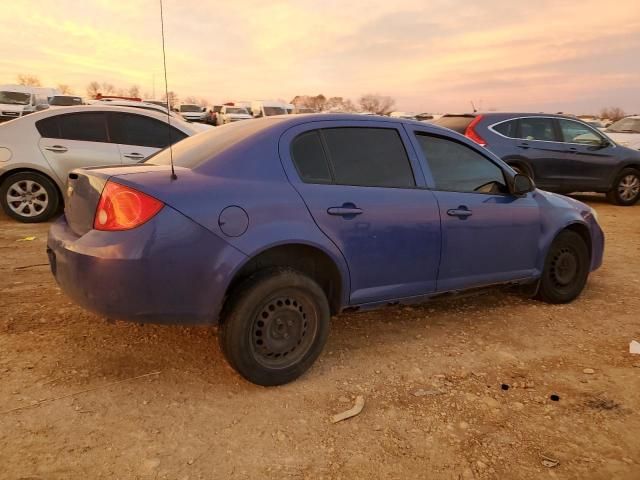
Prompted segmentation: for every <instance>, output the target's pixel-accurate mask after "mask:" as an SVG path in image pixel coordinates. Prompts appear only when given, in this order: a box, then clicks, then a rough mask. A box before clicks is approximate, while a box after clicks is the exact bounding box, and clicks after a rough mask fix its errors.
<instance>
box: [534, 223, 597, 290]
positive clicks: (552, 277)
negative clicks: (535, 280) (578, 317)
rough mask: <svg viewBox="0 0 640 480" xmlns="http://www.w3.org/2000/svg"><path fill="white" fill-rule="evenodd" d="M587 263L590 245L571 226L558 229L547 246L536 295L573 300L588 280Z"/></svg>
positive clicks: (588, 261) (588, 262)
mask: <svg viewBox="0 0 640 480" xmlns="http://www.w3.org/2000/svg"><path fill="white" fill-rule="evenodd" d="M589 264H590V255H589V249H588V248H587V244H586V243H585V241H584V240H583V239H582V237H581V236H580V235H578V234H577V233H576V232H573V231H571V230H565V231H563V232H560V234H559V235H558V236H557V237H556V239H555V240H554V241H553V243H552V244H551V248H549V253H548V254H547V258H546V260H545V264H544V271H543V272H542V277H541V278H540V286H539V288H538V298H539V299H540V300H542V301H544V302H547V303H569V302H571V301H573V300H575V299H576V298H577V297H578V296H579V295H580V293H581V292H582V290H583V289H584V286H585V284H586V283H587V277H588V276H589Z"/></svg>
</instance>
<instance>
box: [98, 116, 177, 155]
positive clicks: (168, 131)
mask: <svg viewBox="0 0 640 480" xmlns="http://www.w3.org/2000/svg"><path fill="white" fill-rule="evenodd" d="M109 130H110V132H111V141H112V142H114V143H119V144H122V145H138V146H141V147H152V148H165V147H168V146H169V145H172V144H174V143H176V142H178V141H180V140H182V139H183V138H185V137H186V136H187V135H186V134H184V133H183V132H181V131H179V130H177V129H175V128H174V127H171V126H169V125H167V124H166V123H164V122H161V121H159V120H156V119H155V118H150V117H146V116H144V115H134V114H131V113H113V114H112V117H111V120H110V122H109Z"/></svg>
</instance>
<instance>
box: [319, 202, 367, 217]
mask: <svg viewBox="0 0 640 480" xmlns="http://www.w3.org/2000/svg"><path fill="white" fill-rule="evenodd" d="M327 213H328V214H329V215H339V216H341V217H355V216H356V215H360V214H361V213H362V209H361V208H358V207H356V206H355V205H354V204H353V203H345V204H343V205H342V206H341V207H329V208H327Z"/></svg>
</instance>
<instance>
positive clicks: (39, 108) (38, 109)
mask: <svg viewBox="0 0 640 480" xmlns="http://www.w3.org/2000/svg"><path fill="white" fill-rule="evenodd" d="M47 108H49V104H47V103H41V104H40V105H36V112H41V111H42V110H46V109H47Z"/></svg>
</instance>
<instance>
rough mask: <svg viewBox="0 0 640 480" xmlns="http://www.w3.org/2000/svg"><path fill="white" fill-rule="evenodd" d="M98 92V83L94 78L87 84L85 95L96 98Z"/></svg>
mask: <svg viewBox="0 0 640 480" xmlns="http://www.w3.org/2000/svg"><path fill="white" fill-rule="evenodd" d="M98 93H100V84H99V83H98V82H96V81H95V80H94V81H93V82H91V83H90V84H89V85H87V97H89V98H96V97H97V96H98Z"/></svg>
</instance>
